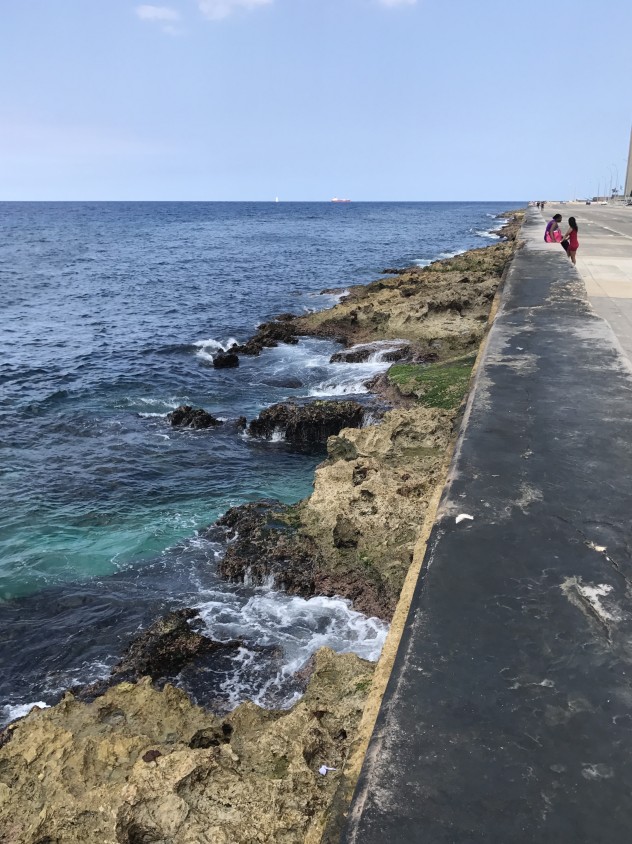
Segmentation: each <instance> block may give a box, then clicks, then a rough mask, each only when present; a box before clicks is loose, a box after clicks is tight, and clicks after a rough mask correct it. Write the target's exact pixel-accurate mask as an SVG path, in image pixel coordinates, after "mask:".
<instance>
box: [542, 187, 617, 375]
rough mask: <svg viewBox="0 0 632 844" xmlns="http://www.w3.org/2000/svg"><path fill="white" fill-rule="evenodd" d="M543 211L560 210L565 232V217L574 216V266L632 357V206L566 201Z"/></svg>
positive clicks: (590, 294)
mask: <svg viewBox="0 0 632 844" xmlns="http://www.w3.org/2000/svg"><path fill="white" fill-rule="evenodd" d="M545 212H546V215H547V218H548V219H550V217H551V216H552V215H553V214H555V213H558V212H559V213H560V214H561V215H562V216H563V218H564V222H563V228H564V230H565V231H566V229H567V228H568V225H567V221H568V217H569V216H574V217H575V218H576V220H577V224H578V226H579V249H578V250H577V269H578V270H579V273H580V275H581V277H582V279H583V281H584V284H585V285H586V291H587V293H588V299H589V301H590V304H591V305H592V306H593V308H594V309H595V311H596V312H597V314H599V316H602V317H603V318H604V319H606V320H608V322H609V323H610V327H611V328H612V330H613V331H614V333H615V335H616V337H617V339H618V341H619V343H621V346H622V348H623V350H624V352H625V353H626V355H627V356H628V357H629V358H630V359H631V360H632V207H626V206H622V205H608V206H602V205H578V204H574V203H567V204H565V205H551V206H547V207H546V209H545ZM542 225H543V226H544V221H543V223H542Z"/></svg>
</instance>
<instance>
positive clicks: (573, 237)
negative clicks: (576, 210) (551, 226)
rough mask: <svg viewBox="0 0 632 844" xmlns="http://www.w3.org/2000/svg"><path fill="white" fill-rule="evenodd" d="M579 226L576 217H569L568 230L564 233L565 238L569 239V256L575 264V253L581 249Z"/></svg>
mask: <svg viewBox="0 0 632 844" xmlns="http://www.w3.org/2000/svg"><path fill="white" fill-rule="evenodd" d="M578 231H579V227H578V225H577V220H576V219H575V217H569V218H568V231H567V232H566V234H565V235H564V240H568V257H569V258H570V259H571V261H572V262H573V263H574V264H575V263H577V262H576V261H575V253H576V252H577V250H578V249H579V240H578V239H577V232H578Z"/></svg>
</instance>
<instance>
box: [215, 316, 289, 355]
mask: <svg viewBox="0 0 632 844" xmlns="http://www.w3.org/2000/svg"><path fill="white" fill-rule="evenodd" d="M282 317H283V320H281V321H279V320H272V322H264V323H263V325H260V326H259V328H258V329H257V333H256V334H255V335H254V337H251V338H250V340H248V341H247V342H246V343H243V344H242V345H234V346H231V347H230V349H229V350H228V351H229V352H232V353H234V354H238V355H260V354H261V351H262V349H265V348H272V347H274V346H278V345H279V343H289V344H290V345H296V343H298V337H297V336H296V331H295V329H294V327H293V324H292V320H294V319H296V317H294V316H293V315H292V314H282Z"/></svg>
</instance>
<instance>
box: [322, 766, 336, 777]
mask: <svg viewBox="0 0 632 844" xmlns="http://www.w3.org/2000/svg"><path fill="white" fill-rule="evenodd" d="M335 770H336V768H329V767H328V766H327V765H321V766H320V768H319V769H318V773H319V774H322V775H323V776H326V775H327V771H335Z"/></svg>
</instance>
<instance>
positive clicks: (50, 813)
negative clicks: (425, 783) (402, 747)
mask: <svg viewBox="0 0 632 844" xmlns="http://www.w3.org/2000/svg"><path fill="white" fill-rule="evenodd" d="M372 673H373V666H372V664H370V663H367V662H364V661H363V660H361V659H359V658H358V657H356V656H354V655H352V654H342V655H338V654H334V653H333V652H332V651H329V650H327V649H322V650H321V651H319V652H318V654H317V655H316V658H315V660H314V664H313V673H312V677H311V680H310V682H309V685H308V687H307V691H306V693H305V696H304V697H303V698H302V700H301V701H300V702H299V703H298V704H296V706H294V708H293V709H291V710H289V711H285V712H267V711H265V710H262V709H259V708H258V707H257V706H255V705H254V704H251V703H247V704H243V705H242V706H240V707H238V708H237V709H236V710H235V711H234V712H233V713H231V714H230V715H229V716H227V717H226V718H224V719H220V718H217V717H215V716H213V715H210V714H208V713H206V712H204V711H203V710H202V709H199V708H198V707H196V706H194V705H192V704H191V702H190V701H189V700H188V698H187V697H186V695H185V694H184V693H183V692H181V691H178V690H177V689H175V688H174V687H172V686H166V687H165V688H164V690H162V691H158V690H156V689H155V688H153V687H152V685H151V683H149V682H141V683H139V684H131V683H122V684H120V685H118V686H115V687H114V688H112V689H110V690H109V691H108V692H107V693H106V694H105V695H104V696H103V697H99V698H97V699H96V700H95V701H94V702H93V703H90V704H84V703H81V702H79V701H77V700H76V699H75V698H73V697H72V696H71V695H67V696H66V697H65V698H64V700H63V701H62V702H61V703H60V704H58V705H57V706H55V707H52V708H51V709H47V710H41V711H34V712H32V713H31V714H29V715H28V716H27V717H26V718H24V719H23V720H22V721H19V722H17V723H16V724H14V725H13V730H12V738H11V741H9V742H8V743H7V744H6V745H5V746H4V747H3V748H2V749H0V840H2V841H6V842H7V844H9V842H11V844H13V842H15V844H18V842H19V844H42V843H43V842H49V844H52V842H54V844H87V842H100V844H139V842H169V844H192V842H200V844H201V842H211V841H212V842H213V844H255V842H261V844H304V842H306V841H310V840H311V841H317V840H318V836H319V832H320V829H321V827H322V824H323V820H324V816H325V812H326V809H327V806H328V804H329V802H330V801H331V798H332V796H333V794H334V791H335V789H336V786H337V783H338V779H339V776H340V773H339V772H340V770H341V769H342V767H343V765H344V761H345V759H346V756H347V754H348V751H349V744H350V741H351V737H352V736H353V734H354V732H355V730H356V728H357V724H358V721H359V718H360V716H361V713H362V709H363V706H364V699H365V695H366V691H367V688H368V687H369V686H370V682H371V677H372ZM322 764H326V765H328V766H330V767H333V768H337V769H338V771H334V772H330V773H329V774H328V775H327V777H322V776H321V775H320V774H319V773H318V768H319V767H320V766H321V765H322Z"/></svg>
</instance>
